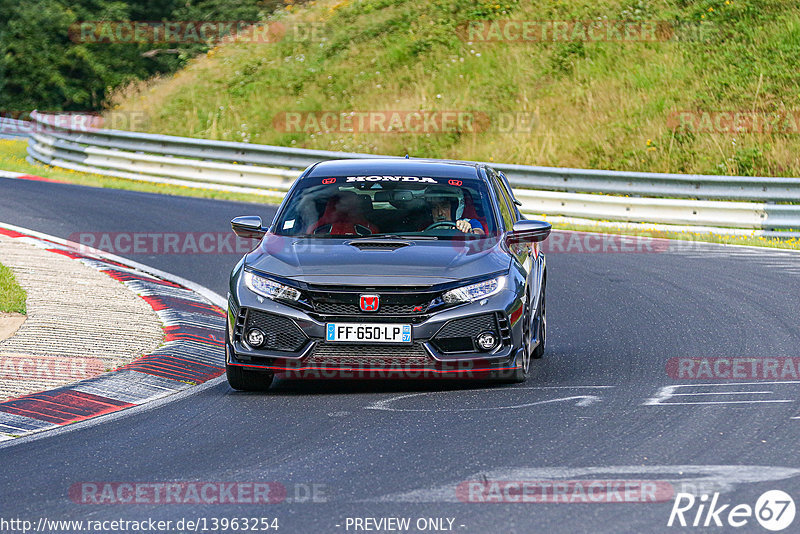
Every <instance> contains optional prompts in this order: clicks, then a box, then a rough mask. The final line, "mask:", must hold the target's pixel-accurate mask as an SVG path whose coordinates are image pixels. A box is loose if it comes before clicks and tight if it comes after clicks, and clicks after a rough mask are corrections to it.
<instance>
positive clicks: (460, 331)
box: [431, 313, 510, 353]
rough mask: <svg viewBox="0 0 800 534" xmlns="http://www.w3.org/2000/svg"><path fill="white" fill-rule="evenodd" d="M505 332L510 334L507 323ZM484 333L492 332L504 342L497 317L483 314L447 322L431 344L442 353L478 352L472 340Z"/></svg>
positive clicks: (502, 330) (491, 314)
mask: <svg viewBox="0 0 800 534" xmlns="http://www.w3.org/2000/svg"><path fill="white" fill-rule="evenodd" d="M505 330H506V331H507V333H508V334H510V330H508V326H507V322H506V329H505ZM485 331H490V332H494V333H495V334H497V335H499V336H500V337H501V338H502V339H503V341H504V342H505V340H506V336H505V335H504V329H503V328H502V327H501V326H500V325H498V318H497V316H496V315H495V314H494V313H484V314H481V315H472V316H470V317H464V318H462V319H453V320H452V321H448V322H447V324H445V325H444V327H443V328H442V329H441V330H439V333H437V334H436V335H435V336H434V338H433V339H432V340H431V343H432V344H433V346H434V347H436V349H437V350H439V351H441V352H444V353H453V352H478V351H479V350H480V349H478V348H477V347H476V346H475V343H474V339H475V336H477V335H478V334H480V333H481V332H485ZM509 337H510V336H509Z"/></svg>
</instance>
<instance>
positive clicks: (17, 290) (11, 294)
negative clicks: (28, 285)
mask: <svg viewBox="0 0 800 534" xmlns="http://www.w3.org/2000/svg"><path fill="white" fill-rule="evenodd" d="M26 298H27V295H26V294H25V290H24V289H22V288H21V287H20V285H19V284H18V283H17V279H16V278H15V277H14V273H13V272H12V271H11V269H9V268H8V267H6V266H5V265H3V264H0V312H3V313H21V314H23V315H24V314H25V313H26V312H27V310H26V308H25V299H26Z"/></svg>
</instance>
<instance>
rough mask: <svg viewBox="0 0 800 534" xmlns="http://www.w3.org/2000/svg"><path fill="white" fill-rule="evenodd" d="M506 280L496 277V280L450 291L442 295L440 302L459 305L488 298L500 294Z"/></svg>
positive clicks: (503, 277)
mask: <svg viewBox="0 0 800 534" xmlns="http://www.w3.org/2000/svg"><path fill="white" fill-rule="evenodd" d="M507 278H508V277H506V276H498V277H497V278H493V279H491V280H486V281H484V282H478V283H477V284H470V285H468V286H464V287H457V288H456V289H451V290H450V291H447V292H446V293H444V294H443V295H442V300H443V301H444V302H445V303H446V304H459V303H462V302H472V301H474V300H478V299H482V298H485V297H490V296H492V295H494V294H495V293H498V292H500V291H501V290H502V289H503V288H504V287H505V286H506V279H507Z"/></svg>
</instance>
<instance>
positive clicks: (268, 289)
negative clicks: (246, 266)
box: [244, 271, 300, 300]
mask: <svg viewBox="0 0 800 534" xmlns="http://www.w3.org/2000/svg"><path fill="white" fill-rule="evenodd" d="M244 284H245V285H246V286H247V287H248V288H249V289H250V291H252V292H253V293H256V294H257V295H261V296H262V297H267V298H268V299H273V300H275V299H284V300H299V299H300V292H299V291H298V290H296V289H295V288H293V287H289V286H285V285H283V284H279V283H278V282H275V281H274V280H270V279H269V278H264V277H263V276H258V275H255V274H253V273H251V272H249V271H245V273H244Z"/></svg>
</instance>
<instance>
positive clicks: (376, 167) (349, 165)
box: [306, 158, 481, 179]
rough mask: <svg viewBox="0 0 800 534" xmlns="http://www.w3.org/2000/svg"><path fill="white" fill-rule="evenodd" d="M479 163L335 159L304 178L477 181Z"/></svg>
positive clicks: (390, 159) (395, 159)
mask: <svg viewBox="0 0 800 534" xmlns="http://www.w3.org/2000/svg"><path fill="white" fill-rule="evenodd" d="M480 166H481V165H480V164H479V163H474V162H469V161H444V160H429V159H406V158H374V159H372V158H370V159H337V160H331V161H323V162H320V163H318V164H316V165H315V166H314V167H313V168H312V169H311V170H310V171H309V173H308V174H307V175H306V176H307V177H325V176H429V177H431V178H464V179H469V178H473V179H474V178H477V179H480V178H481V175H480V173H479V172H478V169H479V168H480Z"/></svg>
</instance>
